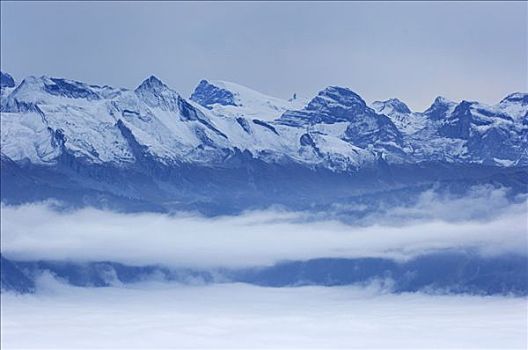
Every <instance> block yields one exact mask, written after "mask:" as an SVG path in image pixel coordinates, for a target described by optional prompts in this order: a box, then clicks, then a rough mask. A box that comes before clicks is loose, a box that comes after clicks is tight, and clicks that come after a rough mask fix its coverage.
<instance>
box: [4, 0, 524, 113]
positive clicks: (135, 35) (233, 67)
mask: <svg viewBox="0 0 528 350" xmlns="http://www.w3.org/2000/svg"><path fill="white" fill-rule="evenodd" d="M527 23H528V4H527V3H526V2H331V3H329V2H254V3H249V2H247V3H246V2H195V3H191V2H139V1H134V2H124V1H123V2H40V1H39V2H28V1H24V2H6V1H2V2H1V55H0V58H1V61H0V63H1V64H0V65H1V69H2V70H3V71H6V72H8V73H10V74H11V75H13V77H14V78H15V79H16V80H18V81H20V80H21V79H23V78H24V77H26V76H28V75H44V74H46V75H50V76H56V77H64V78H69V79H75V80H81V81H85V82H88V83H93V84H101V85H104V84H108V85H111V86H115V87H126V88H135V87H136V86H137V85H139V84H140V83H141V81H142V80H144V79H145V78H146V77H148V76H150V75H152V74H154V75H156V76H158V77H159V78H160V79H161V80H163V81H164V82H165V83H166V84H167V85H169V86H171V87H172V88H174V89H176V90H177V91H179V92H180V93H181V94H182V95H184V96H189V95H190V93H191V92H192V90H193V89H194V87H195V86H196V85H197V84H198V82H199V81H200V80H201V79H211V80H215V79H217V80H225V81H233V82H237V83H239V84H242V85H245V86H248V87H250V88H253V89H255V90H258V91H261V92H263V93H266V94H268V95H272V96H277V97H282V98H288V97H290V96H291V95H292V94H293V93H294V92H295V93H297V95H299V96H304V97H311V96H313V95H315V94H316V93H317V91H319V90H321V89H323V88H325V87H326V86H329V85H340V86H345V87H349V88H351V89H352V90H354V91H356V92H357V93H358V94H360V95H361V96H362V97H363V98H365V100H366V101H367V102H369V103H370V102H372V101H374V100H384V99H388V98H391V97H397V98H399V99H401V100H402V101H404V102H406V103H407V104H408V105H409V107H410V108H411V109H413V110H417V111H421V110H424V109H426V108H427V107H428V106H429V105H430V104H431V103H432V101H433V99H434V98H435V97H436V96H437V95H442V96H445V97H447V98H449V99H452V100H455V101H458V100H462V99H466V100H479V101H481V102H484V103H490V104H493V103H496V102H498V101H499V100H500V99H502V98H503V97H504V96H506V95H507V94H509V93H511V92H515V91H528V86H527V85H528V83H527V66H528V62H527V61H528V58H527V55H528V53H527V50H528V48H527V47H528V43H527V42H528V28H527Z"/></svg>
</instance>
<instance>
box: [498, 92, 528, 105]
mask: <svg viewBox="0 0 528 350" xmlns="http://www.w3.org/2000/svg"><path fill="white" fill-rule="evenodd" d="M505 102H513V103H520V104H521V105H523V106H524V105H528V93H524V92H515V93H513V94H510V95H508V96H506V97H505V98H503V99H502V101H500V103H501V104H502V103H505Z"/></svg>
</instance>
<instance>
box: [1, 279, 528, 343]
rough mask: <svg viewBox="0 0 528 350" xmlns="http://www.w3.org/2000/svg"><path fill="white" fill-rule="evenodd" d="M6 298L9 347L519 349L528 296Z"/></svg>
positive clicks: (191, 291) (313, 290) (152, 289)
mask: <svg viewBox="0 0 528 350" xmlns="http://www.w3.org/2000/svg"><path fill="white" fill-rule="evenodd" d="M39 283H40V284H41V293H38V294H28V295H16V294H12V293H5V294H3V295H2V326H1V327H2V329H1V330H2V348H3V349H13V348H54V349H61V348H62V349H74V348H116V347H121V348H407V349H408V348H479V349H482V348H500V349H506V348H518V349H525V348H526V346H527V327H528V324H527V322H528V321H527V309H526V307H527V306H526V299H525V298H512V297H477V296H464V295H459V296H431V295H426V294H421V293H404V294H397V295H395V294H386V293H385V292H384V291H383V290H380V289H379V288H378V287H376V286H368V287H364V288H356V287H331V288H329V287H297V288H264V287H256V286H250V285H245V284H215V285H208V286H181V285H175V284H165V283H163V284H160V283H151V284H136V285H129V286H128V287H109V288H76V287H71V286H64V285H60V284H57V282H56V281H55V280H53V279H51V278H46V277H43V278H41V280H40V282H39Z"/></svg>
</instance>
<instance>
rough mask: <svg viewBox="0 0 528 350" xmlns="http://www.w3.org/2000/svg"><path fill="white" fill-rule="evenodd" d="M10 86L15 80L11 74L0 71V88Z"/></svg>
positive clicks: (13, 85)
mask: <svg viewBox="0 0 528 350" xmlns="http://www.w3.org/2000/svg"><path fill="white" fill-rule="evenodd" d="M4 87H8V88H12V87H15V80H14V79H13V77H12V76H11V75H9V74H8V73H5V72H1V71H0V88H4Z"/></svg>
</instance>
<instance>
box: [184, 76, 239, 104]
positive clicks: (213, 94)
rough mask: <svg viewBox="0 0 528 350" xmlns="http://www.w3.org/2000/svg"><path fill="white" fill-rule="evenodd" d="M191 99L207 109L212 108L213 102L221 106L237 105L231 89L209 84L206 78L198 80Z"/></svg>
mask: <svg viewBox="0 0 528 350" xmlns="http://www.w3.org/2000/svg"><path fill="white" fill-rule="evenodd" d="M191 100H192V101H194V102H196V103H199V104H200V105H202V106H204V107H206V108H208V109H212V108H213V105H214V104H219V105H222V106H236V105H237V104H236V103H235V96H234V95H233V93H232V92H231V91H229V90H227V89H225V88H221V87H218V86H216V85H214V84H211V83H209V82H208V81H207V80H202V81H200V83H199V84H198V86H197V87H196V89H194V92H193V93H192V95H191Z"/></svg>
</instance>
